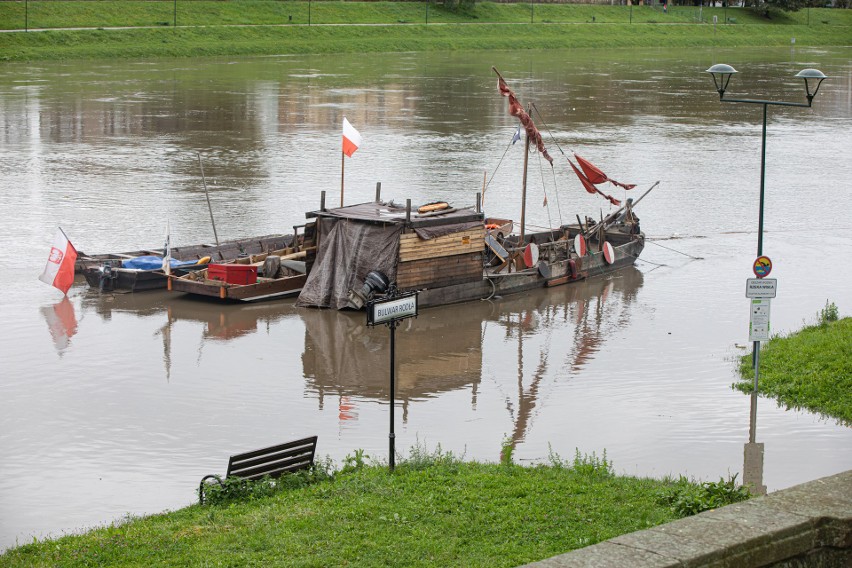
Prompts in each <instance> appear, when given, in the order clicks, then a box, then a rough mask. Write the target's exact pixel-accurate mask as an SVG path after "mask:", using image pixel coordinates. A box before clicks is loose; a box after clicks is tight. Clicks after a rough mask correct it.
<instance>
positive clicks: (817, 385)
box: [734, 312, 852, 425]
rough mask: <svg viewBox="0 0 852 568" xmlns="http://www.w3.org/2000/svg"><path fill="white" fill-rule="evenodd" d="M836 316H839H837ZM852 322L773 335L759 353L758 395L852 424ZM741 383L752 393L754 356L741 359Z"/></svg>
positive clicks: (835, 323)
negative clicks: (780, 335)
mask: <svg viewBox="0 0 852 568" xmlns="http://www.w3.org/2000/svg"><path fill="white" fill-rule="evenodd" d="M835 313H836V312H835ZM850 354H852V318H844V319H841V320H838V321H827V320H826V319H825V318H822V321H821V322H820V323H819V324H817V325H813V326H808V327H805V328H804V329H802V330H800V331H798V332H796V333H792V334H790V335H788V336H786V337H774V338H772V339H771V340H770V341H768V342H766V343H765V344H764V346H763V347H762V349H761V350H760V377H759V385H758V392H759V393H760V394H761V395H764V396H769V397H772V398H775V399H776V400H777V401H778V403H779V404H783V405H784V406H786V407H787V408H805V409H807V410H810V411H812V412H816V413H819V414H822V415H825V416H830V417H833V418H836V419H837V420H839V421H840V422H841V423H843V424H846V425H852V356H850ZM740 375H741V376H742V378H743V380H742V382H739V383H737V384H735V385H734V386H735V387H736V388H738V389H739V390H741V391H743V392H751V391H752V386H753V383H754V369H753V368H752V361H751V355H750V354H749V355H745V356H743V357H742V359H741V361H740Z"/></svg>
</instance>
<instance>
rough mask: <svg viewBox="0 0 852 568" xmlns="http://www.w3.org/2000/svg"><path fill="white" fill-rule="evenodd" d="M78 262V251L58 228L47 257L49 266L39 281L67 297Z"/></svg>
mask: <svg viewBox="0 0 852 568" xmlns="http://www.w3.org/2000/svg"><path fill="white" fill-rule="evenodd" d="M76 260H77V249H75V248H74V245H72V244H71V241H70V240H68V237H67V236H66V235H65V232H64V231H63V230H62V229H61V228H57V230H56V234H55V235H54V236H53V245H52V246H51V248H50V254H49V255H48V257H47V265H45V267H44V271H43V272H42V273H41V276H39V277H38V279H39V280H41V281H42V282H44V283H45V284H50V285H51V286H53V287H54V288H57V289H59V290H60V291H61V292H62V293H63V294H65V295H66V296H67V295H68V289H69V288H71V284H73V283H74V262H75V261H76Z"/></svg>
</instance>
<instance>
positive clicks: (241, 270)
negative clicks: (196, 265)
mask: <svg viewBox="0 0 852 568" xmlns="http://www.w3.org/2000/svg"><path fill="white" fill-rule="evenodd" d="M207 278H209V279H210V280H221V281H222V282H227V283H228V284H240V285H245V284H255V283H257V266H252V265H250V264H210V265H208V266H207Z"/></svg>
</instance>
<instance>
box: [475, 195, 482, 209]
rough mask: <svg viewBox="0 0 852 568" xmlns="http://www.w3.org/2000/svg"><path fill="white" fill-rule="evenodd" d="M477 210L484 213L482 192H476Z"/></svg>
mask: <svg viewBox="0 0 852 568" xmlns="http://www.w3.org/2000/svg"><path fill="white" fill-rule="evenodd" d="M476 212H477V213H482V194H481V193H479V192H477V193H476Z"/></svg>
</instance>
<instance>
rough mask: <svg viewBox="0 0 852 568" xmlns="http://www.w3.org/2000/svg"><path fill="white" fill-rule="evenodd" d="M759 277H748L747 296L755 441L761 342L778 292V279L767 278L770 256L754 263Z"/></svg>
mask: <svg viewBox="0 0 852 568" xmlns="http://www.w3.org/2000/svg"><path fill="white" fill-rule="evenodd" d="M752 271H753V272H754V275H755V276H757V278H748V279H746V298H748V299H750V300H751V312H750V317H749V325H748V340H749V341H751V342H753V345H754V350H753V352H752V363H753V364H754V390H753V392H752V399H751V401H752V402H751V404H752V409H751V413H750V414H751V417H750V418H751V419H750V421H749V432H748V439H749V443H750V444H754V443H755V437H756V430H757V384H758V380H759V377H760V342H761V341H769V311H770V307H771V305H772V298H774V297H775V295H776V294H777V292H778V280H777V279H776V278H766V277H767V276H769V273H770V272H772V261H771V260H770V259H769V257H768V256H763V255H760V256H758V257H757V259H755V261H754V264H752Z"/></svg>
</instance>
